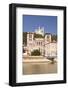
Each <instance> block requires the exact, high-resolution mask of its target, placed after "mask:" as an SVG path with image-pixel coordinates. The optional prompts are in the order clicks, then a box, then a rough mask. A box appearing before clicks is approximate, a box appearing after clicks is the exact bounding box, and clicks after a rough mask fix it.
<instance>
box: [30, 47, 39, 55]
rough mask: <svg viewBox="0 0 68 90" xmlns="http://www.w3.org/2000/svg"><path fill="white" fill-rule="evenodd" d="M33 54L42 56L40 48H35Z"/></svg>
mask: <svg viewBox="0 0 68 90" xmlns="http://www.w3.org/2000/svg"><path fill="white" fill-rule="evenodd" d="M31 55H32V56H40V55H41V53H40V50H38V49H35V50H33V51H32V52H31Z"/></svg>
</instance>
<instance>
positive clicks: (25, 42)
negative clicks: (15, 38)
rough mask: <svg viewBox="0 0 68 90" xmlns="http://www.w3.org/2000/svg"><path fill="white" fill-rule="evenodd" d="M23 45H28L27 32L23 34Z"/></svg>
mask: <svg viewBox="0 0 68 90" xmlns="http://www.w3.org/2000/svg"><path fill="white" fill-rule="evenodd" d="M23 44H24V45H27V32H23Z"/></svg>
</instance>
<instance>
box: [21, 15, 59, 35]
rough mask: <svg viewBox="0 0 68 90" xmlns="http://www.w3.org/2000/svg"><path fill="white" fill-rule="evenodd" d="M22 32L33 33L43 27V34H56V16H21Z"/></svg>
mask: <svg viewBox="0 0 68 90" xmlns="http://www.w3.org/2000/svg"><path fill="white" fill-rule="evenodd" d="M22 18H23V23H24V24H23V31H24V32H34V31H35V29H36V28H38V27H39V26H40V27H44V30H45V33H51V34H57V16H37V15H23V17H22Z"/></svg>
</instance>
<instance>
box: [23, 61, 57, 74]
mask: <svg viewBox="0 0 68 90" xmlns="http://www.w3.org/2000/svg"><path fill="white" fill-rule="evenodd" d="M49 73H50V74H51V73H57V62H55V63H53V64H52V63H48V62H47V63H45V62H43V63H37V62H36V63H34V62H33V63H32V62H25V63H23V74H24V75H31V74H49Z"/></svg>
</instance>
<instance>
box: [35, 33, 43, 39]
mask: <svg viewBox="0 0 68 90" xmlns="http://www.w3.org/2000/svg"><path fill="white" fill-rule="evenodd" d="M34 38H44V36H42V35H41V34H36V33H34Z"/></svg>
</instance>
